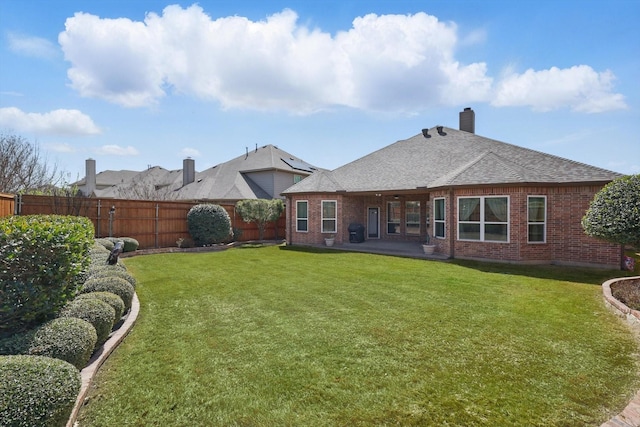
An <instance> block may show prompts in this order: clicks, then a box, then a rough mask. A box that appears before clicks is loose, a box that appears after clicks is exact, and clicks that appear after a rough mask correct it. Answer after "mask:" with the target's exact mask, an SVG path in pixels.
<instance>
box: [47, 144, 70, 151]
mask: <svg viewBox="0 0 640 427" xmlns="http://www.w3.org/2000/svg"><path fill="white" fill-rule="evenodd" d="M46 148H48V149H50V150H51V151H55V152H57V153H75V152H76V149H75V148H74V147H73V146H71V144H67V143H59V144H47V145H46Z"/></svg>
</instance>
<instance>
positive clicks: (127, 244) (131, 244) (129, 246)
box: [108, 237, 140, 252]
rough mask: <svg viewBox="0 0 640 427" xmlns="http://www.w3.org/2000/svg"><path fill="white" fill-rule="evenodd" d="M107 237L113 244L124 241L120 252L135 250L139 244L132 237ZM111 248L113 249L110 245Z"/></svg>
mask: <svg viewBox="0 0 640 427" xmlns="http://www.w3.org/2000/svg"><path fill="white" fill-rule="evenodd" d="M108 239H109V240H110V241H111V243H113V244H114V245H115V244H116V243H118V242H122V243H124V246H123V247H122V252H133V251H137V250H138V246H140V243H138V241H137V240H136V239H134V238H133V237H109V238H108ZM111 249H113V246H112V247H111Z"/></svg>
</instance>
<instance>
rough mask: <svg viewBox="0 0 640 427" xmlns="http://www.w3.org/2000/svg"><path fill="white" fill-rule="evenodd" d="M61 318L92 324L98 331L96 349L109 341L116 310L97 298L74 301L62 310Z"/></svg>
mask: <svg viewBox="0 0 640 427" xmlns="http://www.w3.org/2000/svg"><path fill="white" fill-rule="evenodd" d="M60 317H76V318H78V319H82V320H86V321H87V322H89V323H91V325H93V327H94V328H95V329H96V338H97V340H96V345H95V348H99V347H100V346H101V345H102V344H104V343H105V341H107V339H109V334H110V333H111V329H112V328H113V324H114V323H115V321H116V313H115V310H114V309H113V308H112V307H111V306H110V305H109V304H107V303H106V302H104V301H101V300H99V299H97V298H80V299H78V298H76V299H74V300H73V301H71V302H69V303H68V304H67V305H66V306H65V307H64V308H63V309H62V312H61V313H60ZM118 319H119V318H118Z"/></svg>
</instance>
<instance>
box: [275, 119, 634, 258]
mask: <svg viewBox="0 0 640 427" xmlns="http://www.w3.org/2000/svg"><path fill="white" fill-rule="evenodd" d="M620 176H621V175H620V174H618V173H615V172H611V171H608V170H604V169H600V168H597V167H593V166H589V165H585V164H582V163H578V162H575V161H571V160H567V159H563V158H560V157H557V156H552V155H549V154H545V153H541V152H538V151H534V150H530V149H526V148H522V147H518V146H516V145H512V144H507V143H504V142H500V141H496V140H493V139H489V138H485V137H482V136H479V135H476V134H475V113H474V112H473V110H471V109H470V108H466V109H465V110H464V111H462V112H461V113H460V129H459V130H458V129H451V128H447V127H444V126H436V127H433V128H431V129H424V130H423V131H422V132H421V133H419V134H418V135H416V136H413V137H411V138H409V139H405V140H401V141H398V142H396V143H394V144H391V145H389V146H387V147H385V148H382V149H380V150H378V151H376V152H373V153H371V154H369V155H366V156H364V157H362V158H360V159H358V160H355V161H353V162H351V163H348V164H346V165H344V166H342V167H340V168H338V169H335V170H333V171H318V172H316V173H315V174H313V175H312V176H309V177H308V178H305V179H304V180H302V181H301V182H299V183H298V184H296V185H294V186H292V187H290V188H288V189H287V190H286V191H284V192H283V195H284V196H286V198H287V203H286V205H287V221H288V224H287V242H288V244H290V245H310V244H322V243H323V239H324V238H325V237H327V236H335V241H336V245H340V244H344V243H348V242H350V237H351V238H352V239H353V234H351V235H350V233H349V229H350V227H351V228H352V230H353V229H355V228H357V227H359V228H360V230H364V238H365V239H380V240H401V241H407V242H416V243H419V242H425V240H426V239H427V236H429V240H430V242H431V243H432V244H435V245H436V253H438V254H439V255H440V256H445V257H448V258H458V259H477V260H491V261H504V262H513V263H525V264H526V263H530V264H566V265H589V266H598V267H607V268H620V263H621V258H622V248H621V246H620V245H614V244H610V243H607V242H603V241H600V240H597V239H594V238H591V237H589V236H587V235H586V234H585V233H584V231H583V229H582V226H581V219H582V217H583V216H584V213H585V211H586V210H587V208H588V207H589V203H590V202H591V200H592V199H593V197H594V195H595V194H596V193H597V192H598V191H599V190H600V189H601V188H602V187H603V186H604V185H605V184H607V183H608V182H610V181H612V180H613V179H615V178H618V177H620ZM356 226H357V227H356ZM354 227H355V228H354Z"/></svg>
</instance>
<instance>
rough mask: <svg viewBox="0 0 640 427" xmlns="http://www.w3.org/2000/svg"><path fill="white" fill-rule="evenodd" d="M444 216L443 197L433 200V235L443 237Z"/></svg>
mask: <svg viewBox="0 0 640 427" xmlns="http://www.w3.org/2000/svg"><path fill="white" fill-rule="evenodd" d="M444 230H445V216H444V198H442V199H434V200H433V235H434V236H435V237H438V238H440V239H444Z"/></svg>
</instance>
